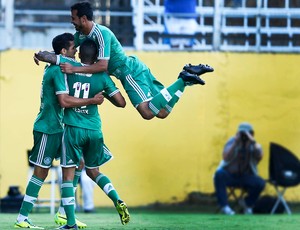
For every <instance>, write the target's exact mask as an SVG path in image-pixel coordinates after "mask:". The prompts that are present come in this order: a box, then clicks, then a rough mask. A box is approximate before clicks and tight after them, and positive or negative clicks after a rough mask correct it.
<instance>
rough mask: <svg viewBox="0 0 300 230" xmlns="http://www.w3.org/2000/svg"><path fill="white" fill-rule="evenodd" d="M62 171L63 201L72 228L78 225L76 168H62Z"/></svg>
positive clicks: (68, 223)
mask: <svg viewBox="0 0 300 230" xmlns="http://www.w3.org/2000/svg"><path fill="white" fill-rule="evenodd" d="M62 171H63V182H62V185H61V199H62V203H63V206H64V209H65V212H66V216H67V225H68V226H69V227H70V226H74V225H76V220H75V194H74V187H73V179H74V173H75V166H74V167H70V168H69V167H68V168H67V167H64V166H62Z"/></svg>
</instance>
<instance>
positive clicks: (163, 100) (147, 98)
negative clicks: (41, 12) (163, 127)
mask: <svg viewBox="0 0 300 230" xmlns="http://www.w3.org/2000/svg"><path fill="white" fill-rule="evenodd" d="M71 17H72V24H73V25H74V27H75V29H76V30H77V32H76V33H75V45H76V46H80V45H81V44H82V42H83V41H84V40H85V39H87V38H90V39H92V40H94V41H95V42H96V44H97V46H98V49H99V54H98V61H97V62H96V63H95V64H93V65H90V66H79V67H78V66H72V65H70V64H68V63H64V62H65V60H63V58H62V57H61V56H58V59H59V60H57V63H60V64H61V68H62V70H63V72H66V73H75V72H77V73H97V72H108V73H109V74H110V75H113V76H115V77H116V78H117V79H119V80H120V81H121V83H122V85H123V87H124V89H125V91H126V93H127V94H128V97H129V99H130V101H131V103H132V104H133V106H134V107H135V108H136V109H137V111H138V112H139V113H140V115H141V116H142V117H143V118H144V119H146V120H150V119H152V118H154V117H158V118H162V119H163V118H166V117H167V116H168V115H169V113H170V112H171V111H172V109H173V107H174V106H175V104H176V103H177V102H178V100H179V98H180V97H181V95H182V94H183V91H184V89H185V87H186V86H187V85H194V84H200V85H204V84H205V82H204V81H203V80H202V79H201V78H200V77H199V75H201V74H204V73H206V72H212V71H213V70H214V69H213V68H212V67H210V66H208V65H202V64H200V65H191V64H188V65H186V66H184V67H183V69H184V70H183V71H182V72H180V74H179V76H178V79H177V80H176V81H175V82H174V83H173V84H172V85H170V86H169V87H167V88H166V87H164V86H163V84H161V83H160V82H159V81H158V80H157V79H156V78H155V77H154V76H153V75H152V73H151V72H150V69H149V68H148V67H147V66H146V65H145V64H144V63H143V62H141V61H140V60H139V59H138V58H137V57H135V56H127V55H126V54H125V52H124V50H123V47H122V46H121V44H120V42H119V41H118V40H117V38H116V36H115V35H114V33H113V32H112V31H111V30H110V29H108V28H107V27H105V26H103V25H99V24H96V23H95V22H93V10H92V7H91V4H90V3H89V2H79V3H76V4H74V5H73V6H72V7H71ZM44 52H45V51H44ZM36 58H37V59H39V60H41V61H50V60H47V59H45V58H44V57H43V52H40V53H38V54H36ZM52 59H54V60H52V63H53V64H54V63H55V60H56V58H53V57H52Z"/></svg>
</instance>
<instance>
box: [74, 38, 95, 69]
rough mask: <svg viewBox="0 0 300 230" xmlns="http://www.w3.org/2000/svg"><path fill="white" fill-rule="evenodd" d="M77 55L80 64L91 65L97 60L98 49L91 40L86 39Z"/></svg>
mask: <svg viewBox="0 0 300 230" xmlns="http://www.w3.org/2000/svg"><path fill="white" fill-rule="evenodd" d="M79 54H80V59H81V62H83V63H85V64H92V63H94V62H95V61H96V60H97V57H98V47H97V45H96V43H95V42H94V41H93V40H91V39H86V40H84V42H83V43H82V44H81V45H80V47H79Z"/></svg>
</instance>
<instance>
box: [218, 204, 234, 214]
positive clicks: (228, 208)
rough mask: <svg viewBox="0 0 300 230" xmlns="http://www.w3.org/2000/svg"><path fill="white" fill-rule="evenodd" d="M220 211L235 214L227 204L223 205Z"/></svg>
mask: <svg viewBox="0 0 300 230" xmlns="http://www.w3.org/2000/svg"><path fill="white" fill-rule="evenodd" d="M221 212H222V213H224V214H225V215H229V216H232V215H235V212H234V211H233V210H232V209H231V208H230V207H229V206H228V205H226V206H224V207H223V208H222V209H221Z"/></svg>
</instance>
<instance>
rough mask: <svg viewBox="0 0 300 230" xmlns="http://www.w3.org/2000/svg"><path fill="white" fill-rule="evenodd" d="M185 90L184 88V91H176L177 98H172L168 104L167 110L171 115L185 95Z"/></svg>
mask: <svg viewBox="0 0 300 230" xmlns="http://www.w3.org/2000/svg"><path fill="white" fill-rule="evenodd" d="M184 89H185V87H182V89H179V90H178V91H176V93H175V95H176V97H172V99H171V100H170V101H169V102H168V103H167V104H166V106H165V108H166V110H167V111H169V113H171V111H172V109H173V107H174V106H175V104H176V103H177V102H178V101H179V99H180V97H181V95H182V94H183V91H184Z"/></svg>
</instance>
